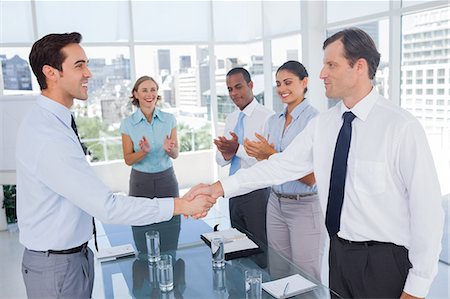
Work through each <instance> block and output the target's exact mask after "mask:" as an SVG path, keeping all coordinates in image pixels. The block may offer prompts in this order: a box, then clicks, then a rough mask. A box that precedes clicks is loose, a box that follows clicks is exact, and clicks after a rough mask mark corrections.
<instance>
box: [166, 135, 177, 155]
mask: <svg viewBox="0 0 450 299" xmlns="http://www.w3.org/2000/svg"><path fill="white" fill-rule="evenodd" d="M163 147H164V151H165V152H166V153H167V154H168V155H169V154H170V153H171V152H172V150H173V148H174V147H175V141H173V140H172V139H170V138H169V136H166V139H164V144H163Z"/></svg>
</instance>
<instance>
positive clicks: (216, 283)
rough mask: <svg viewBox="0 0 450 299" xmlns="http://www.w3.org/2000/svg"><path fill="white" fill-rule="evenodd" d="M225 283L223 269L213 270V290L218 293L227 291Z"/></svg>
mask: <svg viewBox="0 0 450 299" xmlns="http://www.w3.org/2000/svg"><path fill="white" fill-rule="evenodd" d="M225 281H226V276H225V269H224V268H222V269H213V290H214V291H216V292H218V293H223V292H225V291H226V289H227V287H226V285H225Z"/></svg>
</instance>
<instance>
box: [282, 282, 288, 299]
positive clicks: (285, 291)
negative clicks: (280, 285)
mask: <svg viewBox="0 0 450 299" xmlns="http://www.w3.org/2000/svg"><path fill="white" fill-rule="evenodd" d="M288 286H289V281H288V282H287V283H286V286H285V287H284V291H283V296H286V293H287V289H288Z"/></svg>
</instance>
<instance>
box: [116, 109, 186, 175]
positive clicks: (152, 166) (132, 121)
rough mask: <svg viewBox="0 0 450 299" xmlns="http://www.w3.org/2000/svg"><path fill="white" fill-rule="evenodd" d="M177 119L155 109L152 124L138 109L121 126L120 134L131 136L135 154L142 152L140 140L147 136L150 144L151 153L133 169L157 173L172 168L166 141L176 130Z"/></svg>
mask: <svg viewBox="0 0 450 299" xmlns="http://www.w3.org/2000/svg"><path fill="white" fill-rule="evenodd" d="M176 126H177V121H176V119H175V117H174V116H173V115H172V114H170V113H167V112H163V111H161V110H160V109H158V108H155V111H154V113H153V120H152V123H151V124H150V123H149V122H148V121H147V119H146V118H145V115H144V113H142V110H141V109H137V110H136V111H135V112H134V113H133V114H131V115H130V116H129V117H127V118H125V119H124V120H123V121H122V123H121V124H120V132H121V133H122V134H125V135H128V136H130V138H131V140H132V141H133V149H134V151H135V152H138V151H140V150H141V148H140V147H139V140H141V139H142V136H145V137H146V138H147V140H148V142H149V144H150V152H149V153H148V154H147V156H145V157H144V159H142V160H141V161H139V162H137V163H134V164H133V169H135V170H138V171H142V172H147V173H155V172H161V171H164V170H167V169H169V168H170V167H172V160H171V159H170V157H169V155H168V154H167V153H166V151H165V150H164V147H163V145H164V140H165V139H166V137H167V136H169V137H170V134H171V133H172V129H173V128H176Z"/></svg>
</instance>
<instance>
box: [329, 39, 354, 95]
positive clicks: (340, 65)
mask: <svg viewBox="0 0 450 299" xmlns="http://www.w3.org/2000/svg"><path fill="white" fill-rule="evenodd" d="M323 65H324V66H323V68H322V70H321V72H320V79H322V80H323V83H324V84H325V90H326V92H325V93H326V95H327V97H328V98H332V99H342V100H346V99H348V98H349V97H351V96H352V94H354V89H355V87H356V86H357V83H358V77H359V76H360V74H359V72H358V70H357V67H356V64H354V65H353V66H350V64H349V62H348V60H347V59H346V58H345V56H344V45H343V44H342V42H341V41H340V40H337V41H335V42H332V43H331V44H329V45H328V46H327V47H326V48H325V50H324V58H323Z"/></svg>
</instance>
